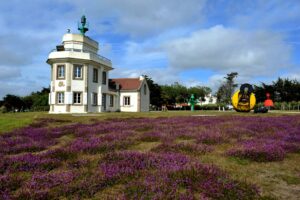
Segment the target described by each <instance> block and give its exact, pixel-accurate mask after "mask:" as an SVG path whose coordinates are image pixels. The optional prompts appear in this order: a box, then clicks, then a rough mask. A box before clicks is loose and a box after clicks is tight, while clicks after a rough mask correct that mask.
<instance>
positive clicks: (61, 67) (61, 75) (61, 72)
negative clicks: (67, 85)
mask: <svg viewBox="0 0 300 200" xmlns="http://www.w3.org/2000/svg"><path fill="white" fill-rule="evenodd" d="M57 78H58V79H63V78H65V66H64V65H58V66H57Z"/></svg>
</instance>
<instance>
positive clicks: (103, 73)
mask: <svg viewBox="0 0 300 200" xmlns="http://www.w3.org/2000/svg"><path fill="white" fill-rule="evenodd" d="M102 84H103V85H106V72H102Z"/></svg>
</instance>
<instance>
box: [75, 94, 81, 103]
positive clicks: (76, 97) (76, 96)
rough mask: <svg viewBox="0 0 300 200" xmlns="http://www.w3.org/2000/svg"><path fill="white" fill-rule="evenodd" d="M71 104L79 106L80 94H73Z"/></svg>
mask: <svg viewBox="0 0 300 200" xmlns="http://www.w3.org/2000/svg"><path fill="white" fill-rule="evenodd" d="M73 103H74V104H80V103H81V92H74V93H73Z"/></svg>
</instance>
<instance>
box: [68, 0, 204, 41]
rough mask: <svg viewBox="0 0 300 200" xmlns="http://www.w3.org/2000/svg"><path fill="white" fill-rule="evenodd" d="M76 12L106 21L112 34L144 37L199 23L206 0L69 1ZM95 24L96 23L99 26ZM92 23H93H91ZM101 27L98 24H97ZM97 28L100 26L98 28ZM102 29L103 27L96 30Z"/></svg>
mask: <svg viewBox="0 0 300 200" xmlns="http://www.w3.org/2000/svg"><path fill="white" fill-rule="evenodd" d="M67 2H72V3H73V4H75V9H76V11H75V12H76V13H83V12H84V13H85V14H86V15H87V17H89V16H92V17H93V18H95V19H99V22H101V21H106V20H108V21H110V22H112V23H113V24H111V23H108V26H110V27H111V29H113V31H114V32H116V33H120V34H126V35H127V34H129V35H130V36H133V37H144V36H149V35H152V34H159V33H161V32H164V31H166V30H170V29H172V28H176V27H178V26H188V25H193V24H194V25H195V24H197V23H199V22H201V20H202V18H203V16H202V9H203V7H204V5H205V2H206V0H189V1H185V2H182V1H181V0H165V1H160V0H152V1H142V0H109V1H83V0H75V1H74V0H70V1H67ZM99 22H98V23H99ZM94 24H95V23H94ZM100 24H101V23H100ZM99 26H100V25H99ZM100 29H101V30H104V29H103V27H101V28H100Z"/></svg>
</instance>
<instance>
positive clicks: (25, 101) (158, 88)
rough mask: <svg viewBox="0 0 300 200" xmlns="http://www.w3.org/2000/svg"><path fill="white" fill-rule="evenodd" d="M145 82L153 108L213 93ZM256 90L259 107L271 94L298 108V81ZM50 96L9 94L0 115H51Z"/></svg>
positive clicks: (229, 85)
mask: <svg viewBox="0 0 300 200" xmlns="http://www.w3.org/2000/svg"><path fill="white" fill-rule="evenodd" d="M237 76H238V73H237V72H231V73H229V74H227V75H226V76H225V77H224V81H223V83H222V84H221V85H220V87H219V88H218V90H217V92H216V93H215V96H216V97H217V106H218V105H230V104H231V96H232V95H233V93H234V91H236V90H237V89H238V88H237V87H238V84H237V83H236V80H235V79H236V78H237ZM145 78H146V80H147V83H148V86H149V90H150V104H151V106H152V107H153V108H161V106H162V105H175V104H176V103H188V102H189V100H190V97H191V95H192V94H194V96H195V98H196V99H200V100H202V101H204V100H205V97H206V96H207V95H209V94H211V93H212V90H211V88H209V87H206V86H193V87H186V86H184V85H182V84H180V83H179V82H175V83H173V84H171V85H159V84H157V83H155V82H154V81H153V80H152V78H150V77H149V76H147V75H145ZM253 88H254V93H255V96H256V100H257V102H258V104H259V103H262V102H264V101H265V99H266V93H269V94H270V96H271V99H272V100H273V101H274V102H275V104H276V103H277V104H276V106H277V107H278V103H280V106H282V105H284V103H293V104H295V105H296V104H297V105H298V106H299V101H300V82H299V81H297V80H291V79H288V78H286V79H282V78H278V79H277V80H276V81H273V82H272V83H271V84H266V83H263V82H262V83H260V84H259V85H253ZM49 92H50V89H49V88H42V90H41V91H36V92H32V93H31V94H30V95H27V96H24V97H19V96H16V95H11V94H7V95H6V96H5V97H4V98H3V101H0V112H16V111H48V110H49V105H48V95H49ZM295 102H297V103H295ZM293 104H292V105H293Z"/></svg>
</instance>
